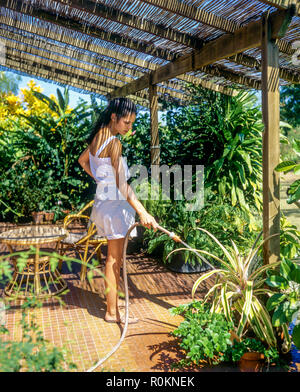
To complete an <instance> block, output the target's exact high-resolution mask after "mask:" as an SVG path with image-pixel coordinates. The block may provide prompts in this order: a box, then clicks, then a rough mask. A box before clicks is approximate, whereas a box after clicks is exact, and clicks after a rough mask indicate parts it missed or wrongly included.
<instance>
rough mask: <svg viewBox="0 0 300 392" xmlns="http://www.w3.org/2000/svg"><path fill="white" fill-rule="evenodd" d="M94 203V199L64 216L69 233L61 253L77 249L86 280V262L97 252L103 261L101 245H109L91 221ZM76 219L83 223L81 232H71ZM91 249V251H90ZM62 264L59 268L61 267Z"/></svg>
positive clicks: (63, 241) (83, 276)
mask: <svg viewBox="0 0 300 392" xmlns="http://www.w3.org/2000/svg"><path fill="white" fill-rule="evenodd" d="M93 204H94V200H92V201H90V202H89V203H88V204H86V205H85V206H84V207H83V208H82V209H81V210H80V211H79V212H78V213H76V214H69V215H67V216H66V217H65V218H64V222H63V227H64V229H67V231H68V233H69V235H68V236H67V237H66V238H65V239H64V240H62V241H61V243H60V254H61V255H64V254H65V253H66V252H67V251H68V250H70V249H72V248H73V249H75V251H76V252H77V253H78V254H79V257H80V259H81V261H82V263H83V264H82V267H81V271H80V280H81V281H84V280H85V278H86V273H87V266H86V264H87V263H88V262H89V261H90V260H91V259H92V257H93V256H94V255H95V254H96V255H97V258H98V261H99V263H100V262H101V256H102V254H101V247H102V245H107V239H106V238H105V237H100V236H98V235H97V228H96V226H95V224H94V223H93V222H91V221H90V211H89V210H90V209H91V207H92V206H93ZM74 220H77V221H78V220H79V221H80V222H81V223H83V227H85V228H84V230H83V231H81V232H71V230H70V228H69V226H70V224H71V223H72V222H74ZM89 251H90V252H89ZM61 264H62V262H61V263H60V266H59V268H60V269H61Z"/></svg>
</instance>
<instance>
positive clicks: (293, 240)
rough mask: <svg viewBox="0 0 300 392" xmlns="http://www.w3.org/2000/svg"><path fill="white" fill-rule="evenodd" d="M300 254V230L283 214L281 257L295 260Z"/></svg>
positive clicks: (281, 219) (281, 220)
mask: <svg viewBox="0 0 300 392" xmlns="http://www.w3.org/2000/svg"><path fill="white" fill-rule="evenodd" d="M299 254H300V231H299V230H298V229H297V226H295V225H293V224H291V223H290V222H289V221H288V219H287V218H286V217H285V216H284V215H283V214H282V216H281V218H280V258H281V259H282V260H293V259H294V258H295V257H297V255H299Z"/></svg>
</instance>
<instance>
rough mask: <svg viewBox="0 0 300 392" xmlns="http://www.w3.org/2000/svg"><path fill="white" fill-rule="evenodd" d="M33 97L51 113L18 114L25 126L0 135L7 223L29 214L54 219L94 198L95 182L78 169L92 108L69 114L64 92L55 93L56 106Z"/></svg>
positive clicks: (83, 107) (39, 96)
mask: <svg viewBox="0 0 300 392" xmlns="http://www.w3.org/2000/svg"><path fill="white" fill-rule="evenodd" d="M33 94H34V96H35V97H36V98H37V99H39V100H40V101H41V102H43V103H45V104H46V105H48V107H49V111H48V112H45V113H44V114H43V115H37V114H31V115H24V114H22V115H21V114H20V116H22V120H23V122H22V124H23V125H20V126H16V127H15V129H14V130H13V131H10V132H9V130H3V134H2V135H1V141H3V143H4V144H5V145H3V148H2V145H0V155H1V156H2V155H5V154H7V152H8V156H7V158H8V159H6V158H5V159H4V160H3V163H2V161H1V168H0V172H5V176H3V177H2V180H1V187H0V189H1V190H0V200H1V201H2V204H3V203H5V205H6V208H2V209H1V215H2V219H5V220H13V221H20V220H26V219H27V220H28V217H31V213H32V212H34V211H43V210H46V211H53V210H54V211H55V213H56V214H55V219H57V218H59V217H62V216H63V215H64V213H63V211H64V210H68V209H75V208H78V206H79V207H80V206H81V205H83V204H84V203H86V202H87V201H89V200H90V199H91V198H92V193H94V187H95V184H94V182H93V181H92V179H91V178H90V177H89V176H88V175H87V173H85V172H84V171H83V170H82V168H80V167H79V165H78V157H79V155H80V154H81V153H82V151H83V149H84V146H85V140H86V137H87V135H88V133H89V130H90V125H91V117H92V114H93V111H92V110H90V106H89V105H87V103H86V102H84V101H82V102H81V103H79V104H78V105H77V106H76V107H75V108H74V109H71V108H70V107H69V106H68V102H69V93H68V90H67V89H65V91H64V92H63V93H61V92H60V90H59V89H57V99H56V100H55V99H51V98H49V97H47V96H46V95H44V94H42V93H39V92H37V91H34V92H33ZM51 111H52V112H51ZM50 113H52V114H50ZM6 139H7V141H6ZM6 146H7V147H6ZM2 153H3V154H2ZM7 162H8V163H7ZM58 201H59V202H60V205H58V204H57V203H58ZM3 205H4V204H3Z"/></svg>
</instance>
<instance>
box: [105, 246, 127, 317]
mask: <svg viewBox="0 0 300 392" xmlns="http://www.w3.org/2000/svg"><path fill="white" fill-rule="evenodd" d="M124 240H125V238H119V239H116V240H108V241H107V258H106V265H105V277H106V280H105V288H106V290H107V294H106V302H107V309H106V314H105V320H107V321H110V320H116V321H120V314H119V309H118V289H119V282H120V268H121V263H122V253H123V245H124Z"/></svg>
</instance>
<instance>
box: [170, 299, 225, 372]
mask: <svg viewBox="0 0 300 392" xmlns="http://www.w3.org/2000/svg"><path fill="white" fill-rule="evenodd" d="M170 311H171V313H172V314H173V315H176V314H181V315H183V316H184V321H183V322H182V323H181V324H180V325H179V326H178V328H176V329H175V330H174V331H172V333H171V334H172V335H173V336H176V337H177V338H179V340H180V347H181V348H183V349H184V350H185V352H186V359H185V360H182V361H180V364H179V365H181V366H183V365H189V364H192V363H195V364H199V363H200V362H201V361H206V362H208V363H209V364H214V365H215V364H218V363H220V362H222V361H224V360H225V356H224V353H225V352H226V351H227V350H228V347H231V345H232V342H231V339H230V336H231V335H230V330H231V329H232V328H233V324H232V323H231V322H228V321H227V320H226V318H225V317H224V316H223V315H222V314H217V313H211V312H210V311H209V306H208V305H207V304H203V303H202V302H200V301H194V302H192V303H190V304H186V305H180V306H178V307H176V308H171V309H170Z"/></svg>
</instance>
